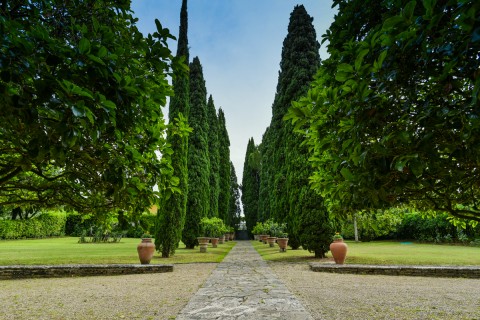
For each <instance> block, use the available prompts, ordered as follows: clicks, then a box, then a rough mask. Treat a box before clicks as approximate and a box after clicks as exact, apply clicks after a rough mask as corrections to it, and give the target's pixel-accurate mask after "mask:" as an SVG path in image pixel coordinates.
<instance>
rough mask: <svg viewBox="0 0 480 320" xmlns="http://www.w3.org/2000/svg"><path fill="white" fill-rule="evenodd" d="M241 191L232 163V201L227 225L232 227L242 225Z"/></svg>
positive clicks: (229, 206) (229, 205)
mask: <svg viewBox="0 0 480 320" xmlns="http://www.w3.org/2000/svg"><path fill="white" fill-rule="evenodd" d="M241 212H242V210H241V209H240V190H239V185H238V179H237V174H236V172H235V167H234V166H233V163H232V162H231V161H230V201H229V202H228V215H227V219H226V224H227V225H229V226H232V227H235V226H238V225H239V224H240V213H241Z"/></svg>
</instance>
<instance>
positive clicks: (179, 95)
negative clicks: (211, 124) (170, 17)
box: [155, 0, 190, 258]
mask: <svg viewBox="0 0 480 320" xmlns="http://www.w3.org/2000/svg"><path fill="white" fill-rule="evenodd" d="M177 58H179V59H182V58H183V59H184V61H185V63H187V64H188V62H189V49H188V11H187V0H183V1H182V8H181V12H180V34H179V37H178V46H177ZM173 91H174V96H173V97H172V98H171V101H170V106H169V122H170V123H175V122H178V123H186V122H187V118H188V114H189V112H190V79H189V74H188V73H186V72H178V71H177V72H175V73H174V79H173ZM167 141H168V142H169V143H170V145H171V149H172V152H173V153H172V155H171V161H172V170H173V174H174V175H175V176H176V177H177V178H178V185H177V188H178V192H176V193H173V194H171V193H169V192H168V190H166V193H165V194H164V195H163V197H162V199H161V202H160V204H159V208H158V210H157V221H156V229H155V248H156V249H157V250H158V251H160V252H162V257H164V258H168V257H170V255H173V254H175V250H176V248H177V246H178V243H179V242H180V240H181V238H182V230H183V228H184V225H185V216H186V210H187V196H188V166H187V158H188V136H187V135H182V134H178V132H176V131H175V130H168V132H167Z"/></svg>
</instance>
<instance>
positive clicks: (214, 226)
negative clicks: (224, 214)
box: [198, 217, 228, 238]
mask: <svg viewBox="0 0 480 320" xmlns="http://www.w3.org/2000/svg"><path fill="white" fill-rule="evenodd" d="M200 228H201V233H200V234H199V235H198V236H200V235H201V236H203V237H210V238H219V237H221V236H222V235H224V234H225V233H227V232H228V228H227V226H225V224H224V223H223V220H222V219H220V218H217V217H213V218H208V217H204V218H202V220H200Z"/></svg>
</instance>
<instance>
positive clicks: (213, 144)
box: [207, 95, 220, 217]
mask: <svg viewBox="0 0 480 320" xmlns="http://www.w3.org/2000/svg"><path fill="white" fill-rule="evenodd" d="M207 112H208V127H209V130H208V151H209V155H210V211H209V214H208V216H209V217H218V195H219V192H220V185H219V181H220V172H219V165H220V164H219V162H220V151H219V142H218V118H217V111H216V109H215V105H214V103H213V98H212V96H211V95H210V97H209V98H208V103H207Z"/></svg>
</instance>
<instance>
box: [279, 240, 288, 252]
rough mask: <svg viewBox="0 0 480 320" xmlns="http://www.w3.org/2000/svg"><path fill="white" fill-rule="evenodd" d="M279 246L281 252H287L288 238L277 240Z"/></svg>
mask: <svg viewBox="0 0 480 320" xmlns="http://www.w3.org/2000/svg"><path fill="white" fill-rule="evenodd" d="M277 244H278V246H279V247H280V252H287V245H288V238H277Z"/></svg>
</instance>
